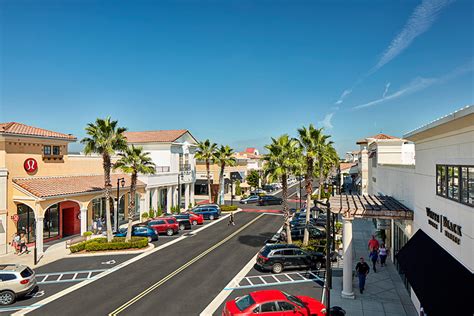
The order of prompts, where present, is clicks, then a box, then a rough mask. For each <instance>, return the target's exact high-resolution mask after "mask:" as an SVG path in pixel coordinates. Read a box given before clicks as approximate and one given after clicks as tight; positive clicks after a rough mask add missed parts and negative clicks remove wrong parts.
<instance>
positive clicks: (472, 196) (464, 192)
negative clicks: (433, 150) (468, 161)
mask: <svg viewBox="0 0 474 316" xmlns="http://www.w3.org/2000/svg"><path fill="white" fill-rule="evenodd" d="M436 194H437V195H440V196H443V197H446V198H448V199H451V200H454V201H457V202H461V203H464V204H468V205H470V206H472V205H474V167H472V166H447V165H437V166H436Z"/></svg>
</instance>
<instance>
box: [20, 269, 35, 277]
mask: <svg viewBox="0 0 474 316" xmlns="http://www.w3.org/2000/svg"><path fill="white" fill-rule="evenodd" d="M20 275H21V276H22V277H23V278H28V277H30V276H32V275H33V270H31V269H30V268H26V269H25V270H23V271H21V272H20Z"/></svg>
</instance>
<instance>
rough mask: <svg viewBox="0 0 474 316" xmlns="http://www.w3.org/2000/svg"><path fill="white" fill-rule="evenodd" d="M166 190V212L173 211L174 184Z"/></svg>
mask: <svg viewBox="0 0 474 316" xmlns="http://www.w3.org/2000/svg"><path fill="white" fill-rule="evenodd" d="M166 191H167V192H166V212H171V206H172V205H173V186H169V187H168V188H167V189H166Z"/></svg>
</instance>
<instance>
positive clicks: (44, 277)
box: [36, 269, 107, 284]
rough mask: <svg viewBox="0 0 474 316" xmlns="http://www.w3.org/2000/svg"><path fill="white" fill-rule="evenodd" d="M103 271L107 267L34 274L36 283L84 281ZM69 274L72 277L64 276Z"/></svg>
mask: <svg viewBox="0 0 474 316" xmlns="http://www.w3.org/2000/svg"><path fill="white" fill-rule="evenodd" d="M104 271H107V269H96V270H81V271H68V272H51V273H39V274H37V275H36V280H37V281H38V284H54V283H66V282H80V281H84V280H90V279H94V278H95V277H96V276H97V275H98V274H100V273H102V272H104ZM79 274H87V276H86V277H78V275H79ZM93 274H94V275H93ZM69 276H72V277H71V278H66V277H69ZM48 278H49V279H48Z"/></svg>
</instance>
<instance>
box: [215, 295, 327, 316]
mask: <svg viewBox="0 0 474 316" xmlns="http://www.w3.org/2000/svg"><path fill="white" fill-rule="evenodd" d="M261 314H264V315H265V316H277V315H278V316H283V315H305V316H321V315H326V307H325V306H324V305H323V303H321V302H320V301H318V300H315V299H314V298H311V297H309V296H293V295H290V294H287V293H285V292H282V291H279V290H264V291H255V292H251V293H250V294H247V295H245V296H241V297H237V298H236V299H235V300H232V301H228V302H227V303H226V304H225V307H224V310H223V311H222V316H244V315H261Z"/></svg>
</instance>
